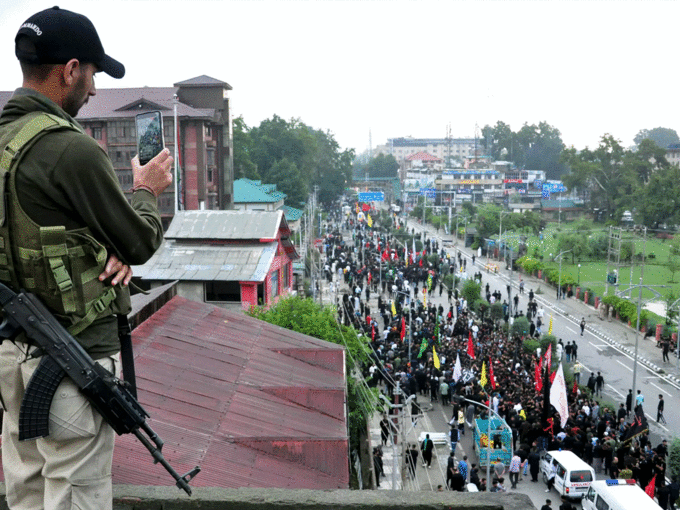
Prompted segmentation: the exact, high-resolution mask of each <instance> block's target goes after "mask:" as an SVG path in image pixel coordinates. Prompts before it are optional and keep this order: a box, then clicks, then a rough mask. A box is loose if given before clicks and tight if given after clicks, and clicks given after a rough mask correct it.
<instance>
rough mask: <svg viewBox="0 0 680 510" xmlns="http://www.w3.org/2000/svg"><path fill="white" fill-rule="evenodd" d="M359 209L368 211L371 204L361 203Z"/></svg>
mask: <svg viewBox="0 0 680 510" xmlns="http://www.w3.org/2000/svg"><path fill="white" fill-rule="evenodd" d="M361 210H362V211H364V212H368V211H370V210H371V206H370V205H368V204H363V205H362V206H361Z"/></svg>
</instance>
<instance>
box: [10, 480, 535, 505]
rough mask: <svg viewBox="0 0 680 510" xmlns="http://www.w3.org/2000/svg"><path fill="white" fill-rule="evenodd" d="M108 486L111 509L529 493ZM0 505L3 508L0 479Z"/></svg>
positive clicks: (519, 499)
mask: <svg viewBox="0 0 680 510" xmlns="http://www.w3.org/2000/svg"><path fill="white" fill-rule="evenodd" d="M193 491H194V492H193V496H191V497H189V496H187V495H186V494H185V493H184V492H183V491H181V490H180V489H177V488H176V487H153V486H149V487H145V486H138V485H114V486H113V510H194V509H200V510H269V509H273V510H277V509H280V510H297V509H300V510H394V509H395V508H408V509H409V510H442V509H445V510H528V509H531V508H534V505H533V503H532V502H531V499H530V498H529V496H527V495H525V494H518V493H515V492H512V493H510V492H506V493H491V494H487V493H482V492H450V491H445V492H405V491H373V490H365V491H351V490H328V491H313V490H307V489H251V488H242V489H217V488H211V487H197V488H194V489H193ZM0 496H1V497H0V510H7V502H6V501H5V484H4V483H1V484H0Z"/></svg>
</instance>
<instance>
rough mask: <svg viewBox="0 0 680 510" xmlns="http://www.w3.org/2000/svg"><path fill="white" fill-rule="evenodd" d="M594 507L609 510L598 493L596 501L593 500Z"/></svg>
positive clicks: (599, 509)
mask: <svg viewBox="0 0 680 510" xmlns="http://www.w3.org/2000/svg"><path fill="white" fill-rule="evenodd" d="M595 508H597V510H609V505H608V504H607V502H606V501H605V500H604V499H602V496H600V495H598V496H597V501H596V502H595Z"/></svg>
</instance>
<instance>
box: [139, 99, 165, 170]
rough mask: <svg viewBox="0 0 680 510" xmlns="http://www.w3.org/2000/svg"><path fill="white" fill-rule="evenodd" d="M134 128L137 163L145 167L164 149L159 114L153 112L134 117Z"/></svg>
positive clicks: (161, 119) (161, 121) (161, 118)
mask: <svg viewBox="0 0 680 510" xmlns="http://www.w3.org/2000/svg"><path fill="white" fill-rule="evenodd" d="M135 128H136V129H137V154H139V162H140V163H141V164H142V165H146V164H147V163H148V162H149V161H151V160H152V159H153V158H154V157H156V156H157V155H158V154H159V153H160V152H161V151H162V150H163V149H164V148H165V143H164V141H163V116H162V115H161V112H159V111H153V112H146V113H140V114H138V115H135Z"/></svg>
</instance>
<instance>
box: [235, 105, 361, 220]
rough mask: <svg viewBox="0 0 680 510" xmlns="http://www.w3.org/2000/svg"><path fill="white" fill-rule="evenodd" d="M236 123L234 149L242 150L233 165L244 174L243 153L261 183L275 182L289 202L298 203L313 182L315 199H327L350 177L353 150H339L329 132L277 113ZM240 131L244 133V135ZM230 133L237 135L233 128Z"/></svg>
mask: <svg viewBox="0 0 680 510" xmlns="http://www.w3.org/2000/svg"><path fill="white" fill-rule="evenodd" d="M237 127H238V128H239V133H238V136H239V140H241V141H242V145H243V146H242V147H238V148H237V147H235V153H236V151H237V150H242V153H239V165H238V166H237V165H236V163H235V165H234V166H235V168H238V169H239V172H241V174H243V175H244V176H246V177H248V175H249V174H248V172H249V169H250V167H249V166H248V164H247V159H246V158H245V157H242V156H243V153H246V154H247V156H248V159H249V160H250V161H251V162H252V163H254V164H255V165H256V169H257V172H256V173H257V174H258V175H259V178H260V179H261V180H262V181H263V182H264V183H265V184H276V185H277V188H278V189H279V190H281V191H283V192H284V193H286V194H287V195H288V198H287V203H288V204H289V205H292V206H294V207H299V206H300V204H301V203H303V202H305V201H306V199H307V194H308V193H309V191H310V190H311V188H312V187H313V186H314V185H317V186H319V199H320V200H321V201H324V202H327V203H328V202H331V201H332V200H334V199H335V198H337V197H338V196H339V195H341V194H342V193H344V190H345V187H346V185H347V183H348V182H349V181H351V173H352V160H353V159H354V151H353V150H345V151H341V150H340V147H339V145H338V143H337V141H336V140H335V139H334V137H333V135H332V133H330V132H327V131H326V132H324V131H321V130H318V129H313V128H311V127H309V126H307V125H305V124H304V123H303V122H301V121H300V120H299V119H291V120H289V121H286V120H284V119H282V118H281V117H278V116H277V115H274V116H273V117H272V118H271V119H266V120H264V121H262V122H261V123H260V125H259V126H257V127H254V128H251V129H250V130H247V129H246V127H245V123H239V124H238V126H237ZM244 132H247V135H248V136H244V135H243V133H244ZM234 135H235V137H236V136H237V133H236V128H235V129H234ZM235 144H236V142H235ZM235 158H236V154H235ZM242 161H245V162H244V163H242ZM289 172H290V173H289ZM251 175H253V174H252V173H251Z"/></svg>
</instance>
